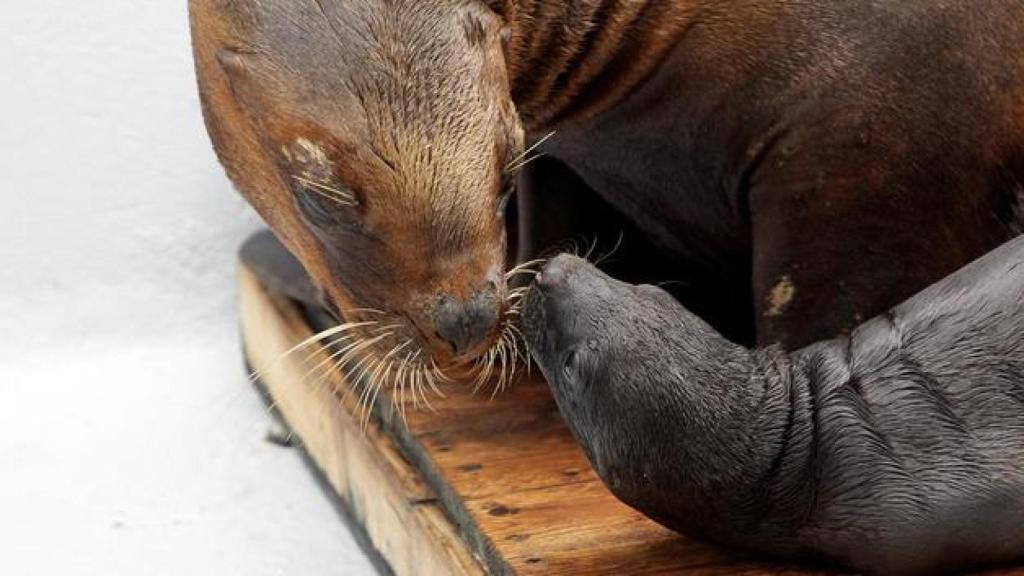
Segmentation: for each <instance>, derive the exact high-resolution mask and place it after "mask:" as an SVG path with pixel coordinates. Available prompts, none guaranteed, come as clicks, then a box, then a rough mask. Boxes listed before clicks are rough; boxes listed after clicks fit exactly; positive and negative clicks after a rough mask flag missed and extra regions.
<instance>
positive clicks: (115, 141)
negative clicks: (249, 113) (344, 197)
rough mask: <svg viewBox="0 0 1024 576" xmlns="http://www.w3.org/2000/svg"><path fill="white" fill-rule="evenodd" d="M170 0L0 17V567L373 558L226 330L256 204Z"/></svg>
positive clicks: (217, 575) (15, 574) (76, 569)
mask: <svg viewBox="0 0 1024 576" xmlns="http://www.w3.org/2000/svg"><path fill="white" fill-rule="evenodd" d="M187 5H188V2H187V1H186V0H107V1H104V2H82V1H81V0H34V1H32V2H21V3H8V5H5V6H4V10H3V16H2V17H0V71H2V72H3V76H4V78H5V79H6V80H8V81H7V82H6V83H5V85H4V87H3V89H0V109H2V110H4V111H5V117H4V119H3V120H0V575H3V576H8V575H10V576H22V575H35V574H41V575H51V574H52V575H65V574H74V575H79V574H85V575H92V574H96V575H103V576H120V575H125V576H135V575H149V574H167V575H183V576H186V575H187V576H193V575H198V576H205V575H210V576H221V575H234V574H239V575H246V576H248V575H257V576H260V575H276V574H287V575H306V574H310V575H319V574H341V575H349V574H353V575H358V574H367V573H372V568H371V566H370V565H369V563H368V561H367V560H366V558H365V557H364V555H363V554H362V552H361V550H360V549H359V548H358V547H357V546H356V544H355V541H354V540H353V538H352V535H351V534H350V533H349V532H348V530H347V528H346V527H345V526H344V525H343V523H342V521H341V520H340V518H339V517H338V516H337V514H336V512H335V510H334V509H333V507H332V505H331V503H330V502H329V501H328V500H327V498H326V497H325V496H324V495H323V494H322V493H321V491H320V488H319V486H317V485H316V483H315V482H314V480H313V478H312V477H311V475H310V474H309V472H308V470H307V469H306V468H305V466H304V464H303V463H302V462H301V460H300V458H299V456H298V454H297V453H296V451H295V450H290V449H283V448H280V447H277V446H275V445H272V444H269V443H267V442H265V441H264V435H265V433H266V429H267V426H268V423H269V419H268V416H267V414H266V412H265V410H264V408H263V406H262V404H261V403H260V401H259V400H258V398H257V396H256V394H255V393H254V391H253V390H252V389H251V388H250V387H249V386H248V384H247V383H246V381H245V374H244V369H243V367H242V360H241V357H240V354H239V351H238V345H237V330H236V324H237V320H236V318H235V304H234V295H233V291H234V259H235V250H236V249H237V247H238V245H239V243H240V242H241V241H242V239H243V238H244V237H245V235H246V234H248V233H249V232H250V231H251V230H253V229H254V228H255V227H256V226H258V222H257V219H256V218H255V217H254V215H253V214H252V212H251V210H249V209H248V208H247V207H246V205H245V204H244V202H242V200H241V199H240V198H239V197H238V196H237V195H236V194H235V193H233V192H232V190H231V187H230V184H229V183H228V182H227V180H226V178H225V177H224V173H223V170H221V168H220V166H219V165H218V164H217V160H216V158H215V157H214V155H213V152H212V150H211V146H210V142H209V139H208V138H207V135H206V131H205V129H204V127H203V119H202V117H201V114H200V106H199V99H198V96H197V91H196V85H195V79H194V76H193V67H192V58H191V54H190V41H189V33H188V17H187Z"/></svg>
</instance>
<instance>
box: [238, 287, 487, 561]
mask: <svg viewBox="0 0 1024 576" xmlns="http://www.w3.org/2000/svg"><path fill="white" fill-rule="evenodd" d="M238 276H239V288H240V289H239V299H240V306H241V314H242V335H243V340H244V346H245V352H246V356H247V358H248V359H249V362H250V364H251V365H253V366H257V367H265V372H263V373H262V374H261V375H260V381H261V382H262V383H263V385H264V386H265V387H266V391H267V392H268V393H269V394H270V396H271V397H272V398H273V400H274V403H275V407H276V409H277V410H278V411H279V412H280V413H281V415H282V416H283V418H284V419H285V421H286V422H287V424H288V425H289V427H290V428H291V429H292V431H293V432H294V434H295V435H296V436H297V437H298V438H299V439H301V441H302V443H303V445H304V448H305V450H306V451H307V452H308V453H309V455H310V456H311V457H312V458H313V460H314V461H315V462H316V463H317V466H318V467H319V468H320V470H321V472H322V473H323V475H324V476H325V478H326V479H327V481H328V482H329V483H330V485H331V486H332V487H333V489H334V491H335V492H336V493H337V494H338V495H339V496H340V497H341V498H342V500H343V501H344V502H345V503H346V504H347V506H348V507H349V509H350V510H351V511H352V513H353V514H354V516H355V517H356V519H357V521H358V522H360V524H361V525H362V526H363V528H364V529H365V531H366V532H367V534H368V536H369V538H370V541H371V542H372V543H373V546H374V547H375V548H376V549H377V550H378V551H379V552H380V554H381V556H382V557H383V558H384V559H385V560H386V561H387V563H388V564H389V565H390V567H391V569H392V570H393V571H394V573H395V574H397V575H399V576H406V575H415V574H452V575H475V574H482V573H484V571H483V568H482V566H481V565H480V564H479V562H477V561H476V559H475V558H474V557H473V555H472V554H471V553H470V551H469V550H468V549H467V547H466V546H465V545H464V544H463V542H462V540H461V539H460V538H459V537H458V533H457V529H456V528H455V526H453V525H452V523H451V522H450V521H449V520H448V518H447V516H446V515H445V514H444V512H443V511H442V510H441V509H440V507H439V504H438V502H437V497H436V494H435V493H434V491H433V490H432V489H431V488H430V487H429V486H427V485H426V484H425V483H424V482H423V479H422V477H421V476H420V475H419V474H418V473H417V472H416V471H415V470H413V469H412V468H411V467H410V466H409V464H408V462H407V461H406V460H405V459H404V458H403V457H402V455H401V453H400V452H399V450H398V449H397V447H396V446H395V444H394V442H393V441H392V440H391V439H390V438H388V437H387V436H386V435H384V434H382V433H381V432H380V430H378V429H376V428H374V427H370V428H368V429H367V430H365V431H364V430H363V429H362V428H361V426H360V424H359V421H358V420H357V418H356V417H355V411H354V409H353V406H352V404H351V402H349V403H348V404H347V405H343V404H342V403H341V402H339V400H338V398H337V396H336V395H335V392H334V391H333V390H330V389H329V388H328V387H322V388H319V389H314V388H312V387H310V386H306V385H304V384H303V376H304V374H305V370H306V368H305V367H304V365H303V364H302V362H301V361H300V358H299V357H298V356H297V355H292V356H289V357H286V358H283V359H281V355H282V354H283V353H284V352H285V351H287V350H288V349H290V348H291V347H292V346H294V345H295V344H296V343H298V342H301V341H303V340H305V339H306V338H308V337H309V336H310V335H311V334H312V333H311V332H310V330H309V326H308V324H307V323H306V322H305V321H304V320H303V319H302V317H301V316H300V314H299V312H298V310H297V309H296V307H295V306H294V305H292V304H290V303H289V302H287V301H284V300H281V299H275V298H273V297H272V296H271V295H270V294H268V293H267V292H266V291H264V290H263V288H262V287H261V286H260V285H259V283H258V282H257V280H256V278H255V276H254V275H253V274H252V273H251V272H249V271H248V270H246V269H245V268H244V267H242V268H240V270H239V275H238Z"/></svg>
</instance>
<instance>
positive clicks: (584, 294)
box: [523, 255, 678, 489]
mask: <svg viewBox="0 0 1024 576" xmlns="http://www.w3.org/2000/svg"><path fill="white" fill-rule="evenodd" d="M676 306H678V304H676V302H675V300H674V299H672V297H671V296H669V295H668V293H666V292H664V291H662V290H661V289H659V288H656V287H653V286H646V285H642V286H634V285H631V284H626V283H624V282H620V281H618V280H615V279H613V278H611V277H609V276H608V275H606V274H604V273H603V272H601V271H600V270H598V269H597V268H596V267H594V266H593V265H591V264H589V263H588V262H586V261H585V260H583V259H581V258H578V257H575V256H571V255H561V256H558V257H556V258H554V259H553V260H551V261H550V262H549V263H548V264H547V265H545V266H544V268H543V269H542V270H541V272H540V274H539V275H537V277H536V280H535V282H534V284H533V287H532V289H531V290H530V292H529V294H528V295H527V298H526V304H525V308H524V313H523V314H524V328H525V332H526V337H527V340H528V341H529V344H530V349H531V352H532V354H533V357H534V359H535V360H536V362H537V364H538V365H539V367H540V369H541V371H542V372H543V373H544V376H545V378H546V379H547V381H548V384H549V386H550V387H551V390H552V393H553V394H554V396H555V400H556V402H557V404H558V407H559V410H560V411H561V412H562V414H563V416H564V417H565V420H566V421H567V422H568V424H569V427H570V428H571V430H572V432H573V435H574V436H575V437H576V438H577V440H578V441H579V442H580V445H581V446H582V447H583V448H584V451H585V452H586V453H587V456H588V458H589V459H590V461H591V463H592V464H593V466H594V468H595V470H596V471H597V472H598V474H599V475H600V476H601V477H602V478H603V479H605V481H606V483H608V484H609V486H610V487H612V488H613V489H614V488H615V487H616V486H617V485H619V484H620V483H621V482H622V481H623V480H625V478H624V476H627V475H628V474H627V473H626V472H627V471H626V470H625V469H624V468H623V467H624V466H628V465H629V462H631V461H636V460H639V459H640V458H639V456H640V453H641V452H643V451H644V450H645V449H646V447H645V446H639V447H638V446H637V443H638V442H639V443H644V442H645V440H644V438H645V437H650V438H651V439H653V440H654V441H655V442H656V441H657V440H656V439H657V438H658V434H659V433H658V431H657V428H659V427H665V422H659V406H658V405H659V402H660V401H661V400H663V394H661V393H660V392H659V388H661V386H660V383H661V382H664V381H665V376H666V375H665V373H664V372H663V371H662V370H663V368H664V362H663V361H662V358H663V355H664V351H663V345H664V343H665V339H666V338H672V337H673V336H672V327H671V317H672V316H673V315H674V309H675V307H676Z"/></svg>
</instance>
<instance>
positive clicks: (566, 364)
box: [562, 348, 579, 378]
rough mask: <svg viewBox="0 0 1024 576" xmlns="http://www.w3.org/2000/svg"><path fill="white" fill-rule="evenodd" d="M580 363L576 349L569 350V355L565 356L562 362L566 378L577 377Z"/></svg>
mask: <svg viewBox="0 0 1024 576" xmlns="http://www.w3.org/2000/svg"><path fill="white" fill-rule="evenodd" d="M578 363H579V354H577V353H576V349H575V348H573V349H572V350H569V353H568V354H566V355H565V360H564V361H563V362H562V372H564V373H565V377H566V378H573V377H575V376H576V369H577V364H578Z"/></svg>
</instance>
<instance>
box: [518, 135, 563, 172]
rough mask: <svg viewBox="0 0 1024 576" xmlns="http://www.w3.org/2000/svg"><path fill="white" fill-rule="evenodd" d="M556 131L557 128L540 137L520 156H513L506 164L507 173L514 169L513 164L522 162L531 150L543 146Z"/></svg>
mask: <svg viewBox="0 0 1024 576" xmlns="http://www.w3.org/2000/svg"><path fill="white" fill-rule="evenodd" d="M556 132H558V131H557V130H552V131H551V132H548V133H547V135H545V136H544V137H543V138H540V139H539V140H537V141H536V142H534V143H533V144H532V145H531V146H530V147H528V148H526V149H525V150H523V152H522V153H521V154H519V155H518V156H516V157H515V158H513V159H512V160H511V161H509V163H508V164H506V165H505V172H506V173H507V172H512V171H513V170H512V169H511V168H510V167H511V166H512V165H514V164H516V163H518V162H520V161H521V160H522V159H523V158H526V157H527V156H528V155H529V154H530V152H533V151H534V150H536V149H537V148H539V147H541V146H542V145H543V144H544V143H545V142H547V141H548V140H550V139H551V137H552V136H554V135H555V133H556Z"/></svg>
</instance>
